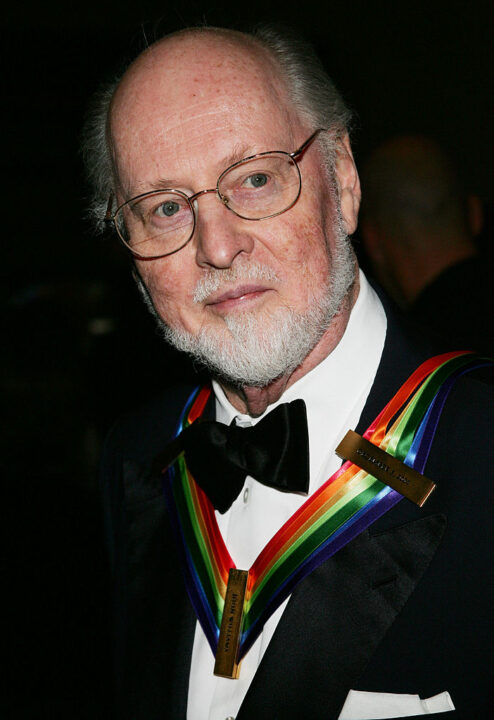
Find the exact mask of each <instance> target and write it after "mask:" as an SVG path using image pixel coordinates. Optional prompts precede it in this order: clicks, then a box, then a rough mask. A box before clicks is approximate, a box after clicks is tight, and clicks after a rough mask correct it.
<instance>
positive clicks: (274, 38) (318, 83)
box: [82, 26, 352, 231]
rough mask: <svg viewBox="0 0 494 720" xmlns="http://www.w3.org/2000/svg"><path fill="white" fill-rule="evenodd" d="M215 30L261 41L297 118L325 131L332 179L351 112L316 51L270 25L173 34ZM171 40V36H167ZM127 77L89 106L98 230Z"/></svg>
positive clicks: (88, 144) (88, 147)
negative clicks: (116, 108)
mask: <svg viewBox="0 0 494 720" xmlns="http://www.w3.org/2000/svg"><path fill="white" fill-rule="evenodd" d="M203 32H212V33H216V34H228V35H230V37H234V36H235V35H237V36H238V35H243V36H244V38H245V39H249V38H250V40H251V41H252V40H253V41H254V42H257V43H258V44H259V45H260V46H261V47H262V48H264V49H265V50H266V51H267V52H268V53H269V55H270V56H271V57H272V59H273V61H274V63H275V65H276V66H277V67H278V68H279V71H280V75H281V77H282V79H283V80H284V81H285V85H286V89H287V94H288V97H289V99H290V101H291V103H292V105H293V107H294V109H295V111H296V113H297V115H298V116H299V118H300V119H301V120H302V122H304V124H307V125H309V126H311V127H312V128H313V129H314V130H315V129H317V128H326V129H327V130H329V132H328V133H324V134H322V135H321V136H320V142H321V143H322V149H323V153H324V157H325V159H326V169H327V171H328V174H329V176H330V177H332V176H333V169H334V159H335V150H336V146H337V143H338V141H339V140H340V139H341V137H342V136H343V135H344V133H345V132H347V131H348V130H349V126H350V121H351V117H352V113H351V111H350V109H349V108H348V107H347V105H346V104H345V102H344V100H343V98H342V97H341V95H340V94H339V92H338V90H337V89H336V87H335V85H334V83H333V81H332V80H331V78H330V77H329V76H328V74H327V73H326V71H325V70H324V67H323V65H322V63H321V61H320V60H319V58H318V57H317V55H316V54H315V52H314V50H313V48H312V46H311V45H309V43H307V42H306V41H305V40H302V39H301V38H299V37H295V36H292V35H291V34H289V33H287V32H286V31H284V32H280V31H279V30H278V29H275V28H273V27H271V26H259V27H258V28H257V29H255V30H254V31H253V32H252V33H237V32H235V31H229V30H225V29H223V28H214V27H198V28H187V29H185V30H181V31H179V32H178V33H174V35H180V34H191V33H203ZM169 37H171V36H169ZM122 76H123V73H122V74H121V75H119V76H118V77H117V78H116V79H114V80H113V81H112V82H110V83H108V84H107V85H106V86H104V87H102V88H101V89H100V90H99V91H98V92H97V93H96V95H95V96H94V98H93V101H92V104H91V105H90V107H89V110H88V114H87V120H86V123H85V126H84V130H83V144H82V152H83V157H84V162H85V165H86V171H87V176H88V180H89V182H90V185H91V186H92V189H93V197H92V201H91V204H90V207H89V216H90V217H91V219H92V220H93V221H94V224H95V226H96V228H97V229H98V230H100V231H101V230H102V229H103V227H104V216H105V212H106V206H107V203H108V198H109V196H110V193H111V192H112V189H113V186H114V179H113V162H112V153H111V148H110V142H109V130H108V116H109V109H110V103H111V101H112V98H113V95H114V93H115V91H116V89H117V87H118V85H119V83H120V80H121V79H122Z"/></svg>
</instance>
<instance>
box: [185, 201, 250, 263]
mask: <svg viewBox="0 0 494 720" xmlns="http://www.w3.org/2000/svg"><path fill="white" fill-rule="evenodd" d="M207 194H209V198H205V197H204V198H202V199H201V203H202V205H201V207H200V208H198V206H197V204H196V206H195V209H196V218H197V219H196V229H195V243H196V261H197V264H198V265H200V266H201V267H215V268H222V269H226V268H229V267H230V266H231V265H232V263H233V261H234V260H235V258H236V257H237V255H240V254H241V253H247V254H249V253H251V252H252V249H253V247H254V238H253V237H252V234H251V233H250V232H248V231H246V229H245V227H244V226H245V224H246V222H248V221H245V220H242V219H241V218H239V217H238V216H237V215H235V213H233V212H232V211H231V210H228V208H227V207H226V206H225V204H224V203H223V202H221V199H220V198H219V197H218V195H217V193H216V190H205V191H202V192H201V193H198V196H199V195H207ZM196 203H197V198H196Z"/></svg>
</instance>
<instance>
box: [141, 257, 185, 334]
mask: <svg viewBox="0 0 494 720" xmlns="http://www.w3.org/2000/svg"><path fill="white" fill-rule="evenodd" d="M136 266H137V270H138V272H139V274H140V276H141V278H142V280H143V282H144V284H145V285H146V288H147V290H148V292H149V294H150V295H151V299H152V301H153V305H154V307H155V309H156V311H157V313H158V314H159V315H160V317H161V318H162V319H163V320H164V321H165V322H167V323H171V324H174V323H176V322H177V321H178V319H179V318H180V317H181V315H182V313H183V312H184V311H186V309H187V307H189V306H190V305H192V297H191V296H192V292H193V287H194V280H193V279H191V278H190V273H187V271H186V270H185V268H184V263H183V262H182V263H179V262H176V261H175V260H174V261H171V258H163V259H162V260H154V261H153V262H152V263H142V262H140V263H139V262H136Z"/></svg>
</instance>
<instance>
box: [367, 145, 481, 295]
mask: <svg viewBox="0 0 494 720" xmlns="http://www.w3.org/2000/svg"><path fill="white" fill-rule="evenodd" d="M361 177H362V190H363V203H362V211H361V216H360V231H361V235H362V239H363V243H364V246H365V249H366V252H367V254H368V256H369V260H370V262H371V265H372V269H373V271H374V274H375V275H376V277H377V278H378V280H379V281H380V282H381V284H382V285H383V287H385V288H386V289H387V290H388V292H389V293H390V294H391V295H392V296H393V297H394V298H395V300H397V302H398V303H399V304H400V305H402V306H407V305H409V304H410V302H412V301H413V300H414V299H415V297H416V296H417V294H418V293H419V292H420V291H421V289H422V288H423V287H424V286H425V285H426V284H427V283H428V282H430V281H431V280H432V279H433V278H434V277H435V276H436V275H437V274H438V273H439V272H440V271H441V270H443V269H444V268H445V267H448V266H449V265H451V264H453V263H454V262H457V261H458V260H460V259H463V258H465V257H468V256H469V255H472V254H474V253H475V246H474V243H473V237H472V236H473V232H474V231H475V230H476V229H477V225H478V219H477V215H476V209H477V205H475V204H474V203H472V204H469V201H468V199H467V197H466V196H465V194H464V192H463V191H462V187H461V183H460V181H459V178H458V174H457V171H456V169H455V167H454V164H453V163H452V161H451V159H450V158H449V157H448V155H447V154H446V153H445V152H444V150H443V149H442V148H441V147H440V146H439V145H438V144H437V143H436V142H434V141H433V140H431V139H429V138H426V137H421V136H415V135H404V136H399V137H395V138H392V139H391V140H388V141H386V142H384V143H383V144H382V145H380V146H379V147H378V148H377V149H376V150H374V152H373V153H372V154H371V155H370V156H369V158H368V159H367V161H366V163H364V166H363V170H362V173H361ZM470 210H472V211H473V212H472V213H470Z"/></svg>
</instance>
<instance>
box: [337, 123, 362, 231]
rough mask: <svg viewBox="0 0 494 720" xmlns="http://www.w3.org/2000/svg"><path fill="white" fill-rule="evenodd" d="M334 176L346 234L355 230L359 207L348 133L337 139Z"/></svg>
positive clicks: (358, 181) (358, 189) (356, 181)
mask: <svg viewBox="0 0 494 720" xmlns="http://www.w3.org/2000/svg"><path fill="white" fill-rule="evenodd" d="M335 177H336V182H337V183H338V191H339V195H340V203H341V215H342V217H343V221H344V223H345V230H346V232H347V234H348V235H351V234H352V233H354V232H355V229H356V227H357V217H358V211H359V207H360V197H361V193H360V180H359V176H358V173H357V168H356V167H355V161H354V159H353V155H352V150H351V147H350V139H349V137H348V134H345V136H344V137H343V138H342V139H341V140H340V141H339V143H338V147H337V149H336V161H335Z"/></svg>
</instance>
